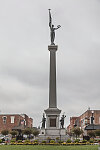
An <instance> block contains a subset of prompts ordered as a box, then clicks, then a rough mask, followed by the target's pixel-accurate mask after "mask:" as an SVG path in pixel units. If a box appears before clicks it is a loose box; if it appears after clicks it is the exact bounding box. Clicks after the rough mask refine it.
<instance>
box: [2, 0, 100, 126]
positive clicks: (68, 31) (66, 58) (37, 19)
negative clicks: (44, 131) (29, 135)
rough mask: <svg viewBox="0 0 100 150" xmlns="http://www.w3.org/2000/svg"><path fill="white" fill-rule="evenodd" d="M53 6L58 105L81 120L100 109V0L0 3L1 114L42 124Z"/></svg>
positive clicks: (8, 0)
mask: <svg viewBox="0 0 100 150" xmlns="http://www.w3.org/2000/svg"><path fill="white" fill-rule="evenodd" d="M48 8H51V9H52V17H53V22H54V25H55V26H57V25H58V24H60V25H61V28H60V29H59V30H57V32H56V40H55V43H56V44H57V45H58V51H57V103H58V108H59V109H61V110H62V113H63V112H65V114H66V122H65V125H66V126H67V125H68V124H69V118H70V116H79V115H80V114H82V113H83V112H84V111H86V110H87V109H88V107H90V108H91V109H100V0H42V1H41V0H0V110H1V113H26V114H27V115H29V116H30V117H32V118H33V119H34V126H39V125H40V121H41V118H42V114H43V111H44V109H47V108H48V102H49V99H48V97H49V51H48V45H49V44H50V38H49V34H50V33H49V32H50V31H49V27H48Z"/></svg>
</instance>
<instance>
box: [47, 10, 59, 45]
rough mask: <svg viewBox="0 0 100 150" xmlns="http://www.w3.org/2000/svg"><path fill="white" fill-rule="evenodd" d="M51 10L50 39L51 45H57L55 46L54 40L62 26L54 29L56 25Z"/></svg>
mask: <svg viewBox="0 0 100 150" xmlns="http://www.w3.org/2000/svg"><path fill="white" fill-rule="evenodd" d="M50 10H51V9H49V27H50V38H51V45H55V44H54V40H55V30H57V29H59V28H60V27H61V26H60V25H58V26H57V27H56V28H55V27H54V25H53V24H52V17H51V12H50Z"/></svg>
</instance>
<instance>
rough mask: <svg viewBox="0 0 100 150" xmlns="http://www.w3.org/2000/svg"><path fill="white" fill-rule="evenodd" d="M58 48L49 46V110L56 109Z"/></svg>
mask: <svg viewBox="0 0 100 150" xmlns="http://www.w3.org/2000/svg"><path fill="white" fill-rule="evenodd" d="M57 48H58V46H56V45H50V46H48V50H49V51H50V75H49V108H57V96H56V51H57Z"/></svg>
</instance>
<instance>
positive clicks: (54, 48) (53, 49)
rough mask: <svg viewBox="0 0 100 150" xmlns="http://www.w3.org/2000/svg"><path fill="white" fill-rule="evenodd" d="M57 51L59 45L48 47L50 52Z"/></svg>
mask: <svg viewBox="0 0 100 150" xmlns="http://www.w3.org/2000/svg"><path fill="white" fill-rule="evenodd" d="M57 49H58V45H49V46H48V50H49V51H57Z"/></svg>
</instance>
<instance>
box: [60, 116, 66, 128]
mask: <svg viewBox="0 0 100 150" xmlns="http://www.w3.org/2000/svg"><path fill="white" fill-rule="evenodd" d="M65 117H66V116H65V115H64V114H63V115H62V117H61V119H60V125H61V128H64V119H65Z"/></svg>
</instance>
